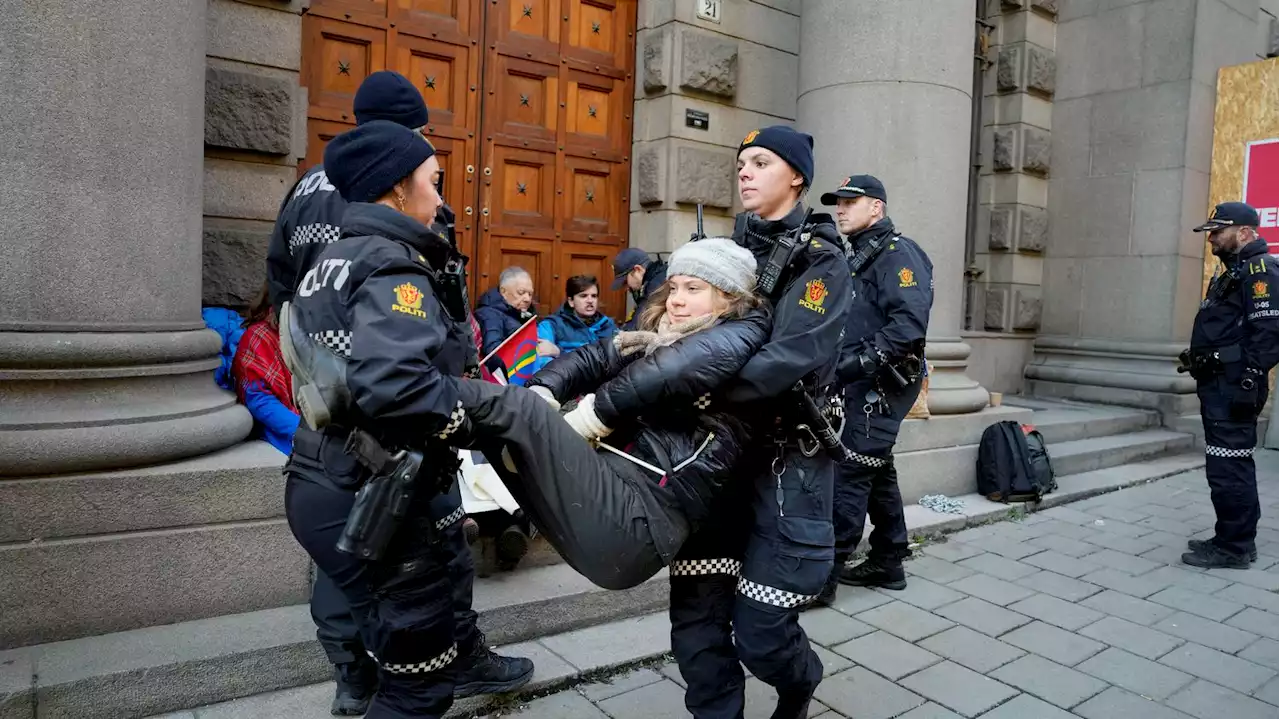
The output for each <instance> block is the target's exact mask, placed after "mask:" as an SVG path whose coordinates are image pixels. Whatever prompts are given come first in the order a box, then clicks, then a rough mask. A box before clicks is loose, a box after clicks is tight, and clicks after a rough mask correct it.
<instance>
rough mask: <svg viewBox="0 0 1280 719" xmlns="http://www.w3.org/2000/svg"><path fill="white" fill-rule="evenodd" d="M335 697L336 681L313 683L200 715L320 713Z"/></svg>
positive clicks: (236, 718) (250, 718) (239, 717)
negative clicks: (331, 682)
mask: <svg viewBox="0 0 1280 719" xmlns="http://www.w3.org/2000/svg"><path fill="white" fill-rule="evenodd" d="M332 700H333V684H312V685H310V686H304V687H296V688H293V689H286V690H285V691H279V692H268V693H266V694H257V695H254V696H248V697H245V698H243V699H237V700H235V701H229V702H224V703H222V704H214V705H213V706H206V707H201V708H200V710H199V711H200V716H202V717H209V719H259V718H260V717H297V716H316V715H318V714H319V712H318V711H317V710H319V709H320V708H321V707H324V708H325V709H327V708H328V706H329V702H330V701H332ZM51 713H52V712H51ZM325 715H327V713H326V714H325ZM9 716H13V715H12V714H10V715H9ZM28 716H31V715H28ZM64 716H65V715H64ZM80 716H85V715H83V714H81V715H80ZM117 716H119V715H118V714H117Z"/></svg>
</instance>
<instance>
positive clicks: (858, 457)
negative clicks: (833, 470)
mask: <svg viewBox="0 0 1280 719" xmlns="http://www.w3.org/2000/svg"><path fill="white" fill-rule="evenodd" d="M853 461H855V462H857V463H858V464H865V465H866V466H868V467H884V466H886V465H888V464H889V460H887V459H884V458H882V457H868V456H867V455H865V454H858V453H857V452H854V453H853Z"/></svg>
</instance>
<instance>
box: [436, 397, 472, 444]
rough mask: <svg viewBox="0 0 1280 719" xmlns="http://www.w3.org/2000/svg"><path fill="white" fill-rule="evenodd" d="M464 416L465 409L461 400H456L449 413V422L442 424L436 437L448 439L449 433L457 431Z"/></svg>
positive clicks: (465, 416)
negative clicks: (456, 402) (442, 427)
mask: <svg viewBox="0 0 1280 719" xmlns="http://www.w3.org/2000/svg"><path fill="white" fill-rule="evenodd" d="M466 418H467V411H466V410H465V409H463V408H462V400H458V404H457V406H456V407H454V408H453V411H452V412H450V413H449V423H448V424H446V425H445V426H444V429H442V430H440V433H439V434H437V435H436V439H449V436H450V435H452V434H453V433H454V432H457V431H458V428H459V427H461V426H462V421H463V420H465V419H466Z"/></svg>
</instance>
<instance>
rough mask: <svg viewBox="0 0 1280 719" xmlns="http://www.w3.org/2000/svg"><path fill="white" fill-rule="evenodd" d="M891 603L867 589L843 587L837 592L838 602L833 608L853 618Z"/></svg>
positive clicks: (889, 600) (881, 595) (832, 605)
mask: <svg viewBox="0 0 1280 719" xmlns="http://www.w3.org/2000/svg"><path fill="white" fill-rule="evenodd" d="M891 601H893V600H892V599H890V598H888V597H886V596H884V595H883V594H880V593H879V592H876V591H875V590H872V589H867V588H866V587H846V586H843V585H841V587H840V588H839V589H838V590H837V591H836V600H835V601H834V602H832V603H831V608H832V609H834V610H836V611H837V612H840V613H841V614H847V615H849V616H853V615H855V614H859V613H861V612H865V611H867V610H868V609H873V608H875V607H878V606H880V605H881V604H888V603H889V602H891Z"/></svg>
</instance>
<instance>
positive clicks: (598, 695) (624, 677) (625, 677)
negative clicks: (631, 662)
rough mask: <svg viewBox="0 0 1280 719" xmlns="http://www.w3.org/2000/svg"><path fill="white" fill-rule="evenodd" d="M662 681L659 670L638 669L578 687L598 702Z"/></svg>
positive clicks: (589, 697)
mask: <svg viewBox="0 0 1280 719" xmlns="http://www.w3.org/2000/svg"><path fill="white" fill-rule="evenodd" d="M660 681H662V675H661V674H659V673H658V672H655V671H654V670H652V669H636V670H634V671H629V672H626V673H625V674H618V675H615V676H612V677H609V678H608V679H605V680H604V681H600V682H591V683H590V684H583V685H582V686H580V687H578V692H579V693H580V694H582V695H583V696H584V697H586V698H588V699H590V700H591V701H593V702H598V701H602V700H604V699H608V698H609V697H616V696H618V695H619V694H625V693H626V692H629V691H631V690H632V689H639V688H640V687H644V686H648V685H650V684H653V683H654V682H660Z"/></svg>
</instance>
